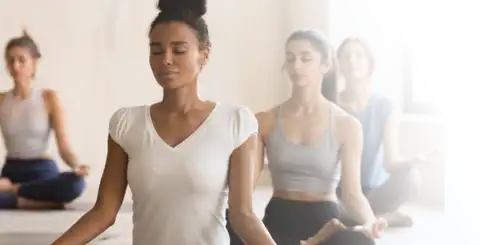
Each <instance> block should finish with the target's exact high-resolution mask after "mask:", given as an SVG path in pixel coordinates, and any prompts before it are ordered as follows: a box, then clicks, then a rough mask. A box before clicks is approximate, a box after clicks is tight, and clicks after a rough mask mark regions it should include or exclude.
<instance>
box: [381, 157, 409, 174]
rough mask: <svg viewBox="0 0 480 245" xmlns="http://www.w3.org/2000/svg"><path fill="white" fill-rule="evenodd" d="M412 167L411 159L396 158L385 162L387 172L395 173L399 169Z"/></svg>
mask: <svg viewBox="0 0 480 245" xmlns="http://www.w3.org/2000/svg"><path fill="white" fill-rule="evenodd" d="M412 167H414V161H413V160H412V159H397V160H392V161H388V162H386V163H385V170H387V172H389V173H395V172H397V171H399V170H403V169H406V168H412Z"/></svg>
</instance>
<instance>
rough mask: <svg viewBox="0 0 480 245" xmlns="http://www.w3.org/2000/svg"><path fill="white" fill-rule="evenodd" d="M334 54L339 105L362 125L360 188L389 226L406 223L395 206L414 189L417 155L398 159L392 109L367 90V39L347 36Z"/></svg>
mask: <svg viewBox="0 0 480 245" xmlns="http://www.w3.org/2000/svg"><path fill="white" fill-rule="evenodd" d="M337 55H338V61H339V65H340V70H341V73H342V75H343V77H344V78H345V89H344V90H343V91H342V92H341V93H340V95H339V105H340V106H341V107H342V108H343V109H345V110H346V111H347V112H348V113H349V114H351V115H352V116H354V117H355V118H357V119H358V121H359V122H360V123H361V125H362V131H363V152H362V158H361V159H362V160H361V173H362V175H361V183H362V190H363V193H364V194H365V195H366V196H367V199H368V200H369V202H370V205H371V207H372V209H373V211H374V213H375V214H376V215H381V216H383V217H385V218H386V219H387V220H388V222H389V225H390V226H410V225H412V220H411V218H410V217H408V216H407V215H403V214H401V213H399V212H397V209H398V208H399V207H400V206H401V205H403V204H404V203H405V202H406V201H407V200H408V199H409V198H410V197H411V196H412V195H413V194H415V193H416V192H417V191H418V189H419V184H420V183H419V181H420V176H419V172H418V171H417V170H416V168H415V165H416V164H418V163H420V162H422V158H421V157H418V158H415V159H410V160H399V157H398V151H397V145H398V143H397V142H398V138H397V133H398V129H397V124H398V120H397V113H396V111H395V109H394V106H393V103H392V102H391V101H390V100H389V99H387V98H386V97H384V96H382V95H379V94H375V93H372V91H371V82H372V81H371V77H372V73H373V70H374V57H373V53H372V51H371V49H370V48H369V46H368V45H367V43H366V42H365V41H364V40H362V39H360V38H348V39H346V40H344V41H343V43H342V44H341V45H340V47H339V48H338V51H337ZM342 178H343V177H342ZM340 192H341V190H340V189H339V194H340Z"/></svg>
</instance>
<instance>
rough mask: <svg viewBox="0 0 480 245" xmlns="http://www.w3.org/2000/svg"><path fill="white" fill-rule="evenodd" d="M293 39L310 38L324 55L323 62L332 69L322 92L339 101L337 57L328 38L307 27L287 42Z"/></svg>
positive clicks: (324, 79)
mask: <svg viewBox="0 0 480 245" xmlns="http://www.w3.org/2000/svg"><path fill="white" fill-rule="evenodd" d="M293 40H308V41H309V42H310V43H311V44H312V46H313V47H314V48H315V50H316V51H317V52H319V53H320V54H321V55H322V58H323V62H325V63H326V64H327V65H329V66H330V71H329V72H328V73H327V74H325V76H324V78H323V82H322V94H323V96H324V97H325V98H327V99H328V100H330V101H331V102H334V103H336V102H337V81H338V65H337V60H336V57H335V49H334V48H333V47H332V46H331V45H330V43H329V42H328V41H327V38H326V37H325V36H324V35H323V34H322V33H321V32H320V31H317V30H312V29H306V30H298V31H295V32H293V33H292V34H291V35H290V36H289V37H288V39H287V43H288V42H290V41H293Z"/></svg>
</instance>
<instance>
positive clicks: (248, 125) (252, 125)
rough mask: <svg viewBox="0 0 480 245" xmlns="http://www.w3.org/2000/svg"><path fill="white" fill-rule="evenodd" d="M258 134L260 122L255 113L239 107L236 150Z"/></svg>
mask: <svg viewBox="0 0 480 245" xmlns="http://www.w3.org/2000/svg"><path fill="white" fill-rule="evenodd" d="M257 133H258V121H257V118H256V117H255V115H254V114H253V112H252V111H251V110H250V109H248V108H247V107H244V106H242V107H239V108H238V110H237V112H236V117H235V148H238V147H239V146H241V145H242V144H243V143H244V142H245V141H247V139H248V138H249V137H250V136H252V135H254V134H257Z"/></svg>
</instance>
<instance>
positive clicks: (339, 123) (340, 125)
mask: <svg viewBox="0 0 480 245" xmlns="http://www.w3.org/2000/svg"><path fill="white" fill-rule="evenodd" d="M332 113H333V117H334V129H335V135H336V136H337V138H338V139H339V141H341V142H344V141H345V140H346V139H347V138H352V136H355V135H361V133H362V125H361V123H360V121H358V119H356V118H355V117H354V116H352V115H350V114H348V113H347V112H346V111H345V110H344V109H342V108H341V107H340V106H338V105H333V106H332Z"/></svg>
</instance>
